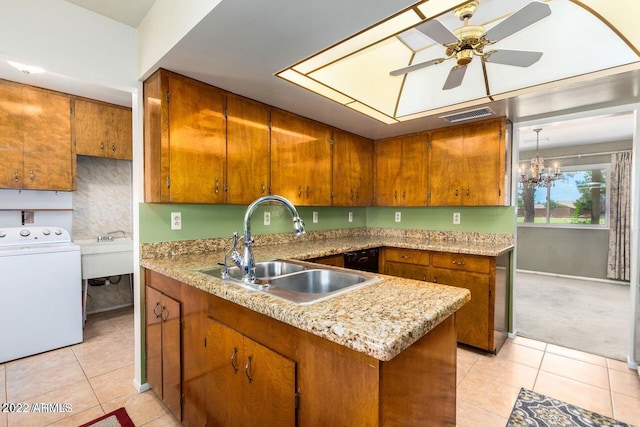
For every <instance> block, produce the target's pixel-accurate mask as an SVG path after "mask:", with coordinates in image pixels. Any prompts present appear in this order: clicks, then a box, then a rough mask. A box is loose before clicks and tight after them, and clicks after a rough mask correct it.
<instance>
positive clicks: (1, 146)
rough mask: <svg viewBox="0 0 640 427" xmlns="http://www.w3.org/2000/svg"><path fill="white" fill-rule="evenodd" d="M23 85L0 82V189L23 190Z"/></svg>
mask: <svg viewBox="0 0 640 427" xmlns="http://www.w3.org/2000/svg"><path fill="white" fill-rule="evenodd" d="M22 117H23V104H22V85H20V84H18V83H12V82H8V81H5V80H0V158H2V168H0V188H16V189H20V188H22V183H23V179H24V175H23V163H24V161H23V160H24V156H23V147H24V129H23V120H22Z"/></svg>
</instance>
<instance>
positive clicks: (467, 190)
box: [429, 118, 506, 206]
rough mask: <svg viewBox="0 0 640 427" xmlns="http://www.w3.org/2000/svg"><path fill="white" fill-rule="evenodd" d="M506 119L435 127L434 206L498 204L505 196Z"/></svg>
mask: <svg viewBox="0 0 640 427" xmlns="http://www.w3.org/2000/svg"><path fill="white" fill-rule="evenodd" d="M505 141H506V137H505V119H504V118H502V119H496V120H489V121H484V122H479V123H472V124H470V125H466V126H460V127H453V128H446V129H440V130H437V131H434V132H433V133H432V138H431V150H430V154H429V169H430V173H431V179H430V195H431V197H430V205H431V206H487V205H489V206H498V205H502V204H504V200H505V191H504V186H505V183H504V182H505V179H504V177H505V168H506V150H505V143H506V142H505Z"/></svg>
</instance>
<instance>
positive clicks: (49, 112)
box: [0, 81, 75, 191]
mask: <svg viewBox="0 0 640 427" xmlns="http://www.w3.org/2000/svg"><path fill="white" fill-rule="evenodd" d="M0 100H1V101H2V102H0V119H1V120H0V129H1V130H2V134H1V135H0V141H1V142H2V144H0V152H1V153H2V160H3V168H2V170H3V172H2V174H1V178H0V186H1V187H2V188H16V189H29V190H56V191H71V190H74V189H75V179H74V178H75V173H74V172H75V153H74V151H73V145H72V144H71V98H70V97H69V96H68V95H65V94H62V93H57V92H53V91H49V90H44V89H39V88H35V87H31V86H27V85H21V84H18V83H12V82H6V81H0Z"/></svg>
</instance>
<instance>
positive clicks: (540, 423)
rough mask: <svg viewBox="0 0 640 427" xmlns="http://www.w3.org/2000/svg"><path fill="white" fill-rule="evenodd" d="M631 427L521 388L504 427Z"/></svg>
mask: <svg viewBox="0 0 640 427" xmlns="http://www.w3.org/2000/svg"><path fill="white" fill-rule="evenodd" d="M574 426H575V427H633V426H631V425H630V424H627V423H621V422H620V421H616V420H614V419H613V418H609V417H605V416H604V415H600V414H596V413H595V412H591V411H587V410H586V409H582V408H578V407H577V406H574V405H570V404H568V403H565V402H563V401H561V400H557V399H552V398H550V397H547V396H544V395H542V394H538V393H536V392H533V391H531V390H527V389H524V388H523V389H520V394H519V395H518V398H517V399H516V403H515V405H513V410H512V411H511V416H510V417H509V421H508V422H507V426H506V427H574Z"/></svg>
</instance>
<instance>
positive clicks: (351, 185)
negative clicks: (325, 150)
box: [333, 130, 373, 206]
mask: <svg viewBox="0 0 640 427" xmlns="http://www.w3.org/2000/svg"><path fill="white" fill-rule="evenodd" d="M372 201H373V141H372V140H370V139H367V138H363V137H360V136H357V135H353V134H350V133H347V132H343V131H339V130H335V131H334V132H333V206H371V203H372Z"/></svg>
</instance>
